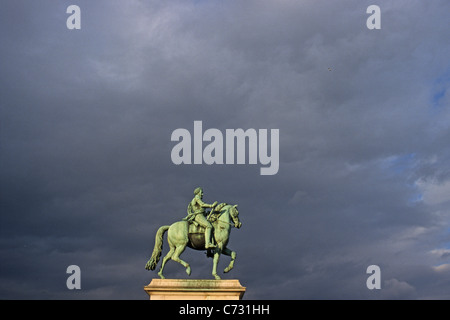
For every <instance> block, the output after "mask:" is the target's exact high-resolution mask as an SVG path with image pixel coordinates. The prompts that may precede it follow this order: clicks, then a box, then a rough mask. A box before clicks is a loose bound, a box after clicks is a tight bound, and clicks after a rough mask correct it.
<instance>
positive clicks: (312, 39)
mask: <svg viewBox="0 0 450 320" xmlns="http://www.w3.org/2000/svg"><path fill="white" fill-rule="evenodd" d="M72 4H76V5H78V6H79V7H80V9H81V29H80V30H69V29H67V27H66V20H67V18H68V17H69V16H70V15H69V14H67V13H66V9H67V7H68V6H69V5H72ZM372 4H376V5H378V6H379V7H380V8H381V29H379V30H369V29H368V28H367V27H366V20H367V19H368V18H369V16H370V14H367V13H366V9H367V7H368V6H369V5H372ZM449 12H450V2H449V1H447V0H433V1H425V0H408V1H400V0H398V1H384V0H377V1H360V0H348V1H312V0H296V1H294V0H292V1H289V0H283V1H266V0H258V1H256V0H254V1H253V0H239V1H238V0H234V1H233V0H231V1H206V0H204V1H186V0H182V1H181V0H180V1H138V0H128V1H119V0H116V1H110V0H109V1H106V0H98V1H86V0H73V1H72V0H71V1H49V0H39V1H24V0H14V1H13V0H7V1H2V9H1V11H0V37H1V45H0V54H1V59H0V84H1V85H0V188H1V189H0V192H1V193H0V203H1V207H0V210H1V211H0V298H2V299H34V298H40V299H147V298H148V296H147V294H146V293H145V291H144V289H143V287H144V286H145V285H147V284H148V283H149V282H150V281H151V279H152V278H157V277H158V276H157V274H156V271H147V270H145V269H144V266H145V263H146V262H147V260H148V259H149V257H150V255H151V251H152V250H153V245H154V240H155V234H156V231H157V230H158V228H159V227H160V226H162V225H166V224H171V223H173V222H175V221H177V220H180V219H181V218H183V217H184V216H185V215H186V207H187V204H188V202H189V201H190V200H191V199H192V197H193V190H194V189H195V188H196V187H198V186H202V187H203V188H204V199H203V200H204V201H206V202H208V203H212V202H214V201H218V202H227V203H231V204H238V208H239V213H240V218H241V222H242V224H243V225H242V228H241V229H233V230H232V232H231V238H230V243H229V247H230V248H232V249H233V250H235V251H236V252H237V260H236V264H235V269H234V270H232V271H231V272H230V273H228V274H225V275H223V274H222V272H220V275H223V276H222V278H223V279H239V280H240V282H241V284H242V285H243V286H245V287H247V292H246V294H245V296H244V298H246V299H429V298H432V299H449V298H450V223H449V222H450V210H449V205H450V147H449V141H450V90H448V89H449V86H450V59H449V57H450V55H449V53H450V40H449V39H450V37H449V30H450V23H449V19H448V13H449ZM194 120H200V121H202V124H203V128H204V130H206V129H208V128H217V129H219V130H221V131H222V132H225V129H237V128H243V129H248V128H255V129H269V130H270V129H279V132H280V138H279V150H280V151H279V157H280V164H279V171H278V173H277V174H276V175H266V176H264V175H260V174H259V173H260V167H261V165H260V164H257V165H250V164H244V165H206V164H203V165H179V166H177V165H175V164H173V163H172V160H171V156H170V155H171V150H172V148H173V147H174V145H175V144H176V143H175V142H172V141H171V133H172V132H173V131H174V130H175V129H177V128H185V129H188V130H189V131H191V132H193V125H194ZM167 250H168V245H167V240H165V247H164V253H165V252H167ZM182 258H183V259H184V260H186V261H187V262H188V263H190V264H191V266H192V275H191V278H194V279H198V278H206V279H211V278H212V276H211V267H212V259H207V258H206V256H205V254H204V253H203V252H201V251H193V250H190V249H187V250H186V251H185V252H184V254H183V255H182ZM228 261H229V257H226V256H222V257H221V260H220V265H219V267H220V268H219V269H220V270H223V268H224V267H225V266H226V265H227V264H228ZM69 265H78V266H79V267H80V269H81V290H68V289H67V287H66V280H67V277H68V276H69V275H68V274H67V273H66V268H67V267H68V266H69ZM369 265H378V266H379V267H380V270H381V289H380V290H376V289H375V290H369V289H368V288H367V287H366V280H367V278H368V276H369V275H368V274H366V269H367V267H368V266H369ZM165 275H166V277H168V278H185V277H186V274H185V272H184V268H183V267H182V266H180V265H179V264H177V263H175V262H173V261H171V262H168V264H167V267H166V269H165Z"/></svg>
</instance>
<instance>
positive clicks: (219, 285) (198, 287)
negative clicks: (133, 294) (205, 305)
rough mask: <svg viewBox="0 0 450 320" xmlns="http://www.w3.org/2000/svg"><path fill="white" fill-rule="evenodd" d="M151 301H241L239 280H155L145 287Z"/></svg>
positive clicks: (242, 289)
mask: <svg viewBox="0 0 450 320" xmlns="http://www.w3.org/2000/svg"><path fill="white" fill-rule="evenodd" d="M144 290H145V291H146V292H147V293H148V295H149V297H150V300H241V299H242V296H243V295H244V293H245V287H243V286H241V284H240V283H239V280H193V279H192V280H191V279H153V280H152V281H151V282H150V284H149V285H147V286H145V287H144Z"/></svg>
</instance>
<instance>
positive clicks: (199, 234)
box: [183, 203, 226, 251]
mask: <svg viewBox="0 0 450 320" xmlns="http://www.w3.org/2000/svg"><path fill="white" fill-rule="evenodd" d="M225 205H226V203H221V204H219V205H217V206H216V207H215V208H213V210H212V211H211V212H210V213H209V214H208V215H207V217H208V221H209V222H211V224H212V225H213V227H212V232H211V243H213V244H217V243H216V240H215V239H214V224H213V222H214V221H215V220H217V218H218V217H219V216H220V214H221V213H220V211H221V210H222V208H223V207H224V206H225ZM187 211H188V216H187V217H186V218H185V219H183V220H185V221H187V222H188V238H189V242H190V245H189V246H191V247H192V248H193V249H198V250H204V249H205V227H202V226H201V225H199V224H198V223H197V222H196V221H195V220H194V218H195V214H193V213H192V209H191V204H189V206H188V210H187ZM208 251H209V250H208Z"/></svg>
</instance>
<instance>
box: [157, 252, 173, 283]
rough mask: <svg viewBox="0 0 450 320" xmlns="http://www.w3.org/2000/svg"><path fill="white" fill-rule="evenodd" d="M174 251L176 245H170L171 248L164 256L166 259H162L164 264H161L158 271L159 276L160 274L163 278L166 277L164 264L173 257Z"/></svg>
mask: <svg viewBox="0 0 450 320" xmlns="http://www.w3.org/2000/svg"><path fill="white" fill-rule="evenodd" d="M169 245H170V244H169ZM174 252H175V247H172V246H170V250H169V252H167V254H166V256H165V257H164V259H163V261H162V264H161V269H159V272H158V276H159V277H160V278H161V279H165V277H164V276H163V270H164V266H165V265H166V262H167V261H168V260H169V259H170V258H172V255H173V253H174Z"/></svg>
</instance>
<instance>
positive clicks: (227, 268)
mask: <svg viewBox="0 0 450 320" xmlns="http://www.w3.org/2000/svg"><path fill="white" fill-rule="evenodd" d="M230 270H231V268H229V267H226V268H225V270H223V273H227V272H229V271H230Z"/></svg>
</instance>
